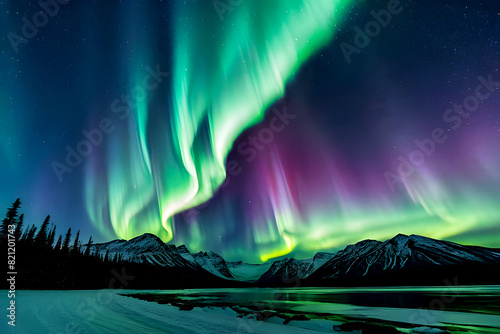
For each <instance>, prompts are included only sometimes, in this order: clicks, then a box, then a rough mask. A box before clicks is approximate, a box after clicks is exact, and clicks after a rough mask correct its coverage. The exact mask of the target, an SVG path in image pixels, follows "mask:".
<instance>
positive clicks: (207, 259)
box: [186, 248, 236, 279]
mask: <svg viewBox="0 0 500 334" xmlns="http://www.w3.org/2000/svg"><path fill="white" fill-rule="evenodd" d="M186 250H187V248H186ZM192 257H193V258H194V261H195V262H196V263H197V264H199V265H200V266H201V267H202V268H203V269H205V270H207V271H209V272H211V273H212V274H214V275H216V276H219V277H222V278H227V279H236V277H235V276H234V275H233V273H232V272H231V270H229V268H228V266H227V263H226V261H225V260H224V259H223V258H222V256H220V255H218V254H216V253H214V252H208V253H207V252H199V253H196V254H192Z"/></svg>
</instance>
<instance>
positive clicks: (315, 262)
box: [304, 252, 335, 277]
mask: <svg viewBox="0 0 500 334" xmlns="http://www.w3.org/2000/svg"><path fill="white" fill-rule="evenodd" d="M334 256H335V254H333V253H326V252H318V253H316V255H314V257H313V258H312V261H311V264H310V265H309V267H308V268H307V270H306V272H305V273H304V277H307V276H309V275H311V274H312V273H313V272H315V271H316V270H317V269H318V268H319V267H321V266H322V265H324V264H325V263H326V262H328V260H330V259H331V258H332V257H334Z"/></svg>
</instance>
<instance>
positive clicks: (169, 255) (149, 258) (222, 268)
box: [82, 233, 235, 279]
mask: <svg viewBox="0 0 500 334" xmlns="http://www.w3.org/2000/svg"><path fill="white" fill-rule="evenodd" d="M85 249H86V246H83V247H82V251H85ZM90 252H91V253H96V252H98V253H99V254H100V255H102V256H105V255H106V254H108V257H109V258H114V257H115V256H116V255H117V254H118V255H119V256H120V257H121V258H122V259H123V260H130V261H133V262H137V263H151V264H154V265H160V266H165V267H171V268H189V269H195V270H206V271H208V272H210V273H212V274H214V275H216V276H219V277H222V278H226V279H235V277H234V276H233V275H232V273H231V271H230V270H229V268H228V267H227V264H226V261H224V259H223V258H222V257H221V256H219V255H217V254H215V253H214V252H209V253H203V252H200V253H198V254H191V253H190V252H189V250H188V249H187V248H186V246H184V245H181V246H179V247H176V246H174V245H167V244H165V243H164V242H163V241H162V240H161V239H160V238H158V237H157V236H155V235H153V234H150V233H146V234H143V235H141V236H139V237H136V238H133V239H131V240H129V241H126V240H113V241H110V242H106V243H102V244H94V245H91V246H90Z"/></svg>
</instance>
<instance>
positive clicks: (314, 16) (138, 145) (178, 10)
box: [0, 0, 500, 262]
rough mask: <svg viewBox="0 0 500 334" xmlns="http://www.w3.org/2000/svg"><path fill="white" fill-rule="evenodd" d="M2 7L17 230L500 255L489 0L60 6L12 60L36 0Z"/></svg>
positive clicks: (228, 244)
mask: <svg viewBox="0 0 500 334" xmlns="http://www.w3.org/2000/svg"><path fill="white" fill-rule="evenodd" d="M397 5H399V6H400V9H401V10H400V12H398V14H397V16H396V15H394V16H393V17H392V20H391V22H390V24H388V25H387V26H385V27H382V28H381V29H380V32H379V33H378V34H376V35H372V37H371V38H370V41H369V43H368V44H367V45H366V46H365V47H364V48H363V49H362V50H360V52H359V53H354V54H352V59H351V61H350V62H349V63H348V62H347V61H346V59H345V58H344V56H345V54H344V53H343V50H342V49H341V47H340V45H341V43H351V44H352V45H354V42H355V39H356V33H357V31H359V29H355V28H357V27H361V28H360V29H361V31H362V30H363V28H364V27H365V26H366V24H367V23H368V22H371V21H373V20H375V19H374V16H373V13H371V12H372V11H375V12H376V13H380V11H383V10H386V9H387V8H389V7H388V6H397ZM0 6H2V14H1V15H2V17H1V22H2V23H1V29H2V36H4V38H3V44H2V53H1V56H2V57H1V58H0V64H1V66H2V72H1V73H0V101H1V102H2V104H1V105H2V107H0V113H1V115H2V119H3V122H2V126H1V128H0V133H1V138H2V140H1V144H0V152H1V156H2V157H3V159H2V160H3V162H4V163H3V165H2V167H1V169H0V170H1V171H2V172H1V174H0V175H1V184H2V190H3V191H2V192H1V197H0V200H1V201H0V203H2V204H3V205H4V207H7V206H9V205H10V202H12V201H13V199H15V198H17V197H21V199H22V200H23V204H24V206H23V209H24V211H25V213H26V218H27V219H33V220H36V219H38V220H41V217H42V216H43V215H46V214H48V213H50V214H51V216H52V217H53V219H54V220H55V221H56V222H57V224H58V226H62V227H70V226H75V227H76V226H77V227H78V228H81V229H82V232H83V234H84V235H90V234H92V235H94V239H96V240H98V241H104V240H109V239H112V238H125V239H130V238H133V237H135V236H137V235H140V234H142V233H146V232H150V233H154V234H157V235H158V236H160V237H161V238H162V239H163V240H164V241H166V242H171V243H175V244H177V245H180V244H186V246H187V247H188V248H189V249H190V250H191V251H200V250H204V251H208V250H213V251H215V252H217V253H219V254H221V255H222V256H223V257H224V258H226V259H228V260H240V259H244V260H245V261H248V262H261V261H267V260H269V259H273V258H277V257H280V256H285V255H288V256H295V257H297V258H301V257H310V256H312V255H314V253H315V252H317V251H321V250H333V249H338V248H341V247H343V246H345V245H346V244H349V243H354V242H357V241H359V240H362V239H366V238H371V239H377V240H382V239H386V238H389V237H392V236H394V235H395V234H397V233H405V234H420V235H424V236H428V237H432V238H437V239H446V240H452V241H456V242H460V243H466V244H477V245H484V246H489V247H500V244H499V243H498V240H500V207H499V204H498V203H499V201H500V155H499V153H498V148H499V147H500V111H499V107H500V71H498V68H499V63H498V60H499V56H500V43H498V38H499V36H500V6H499V5H498V4H497V3H495V2H494V1H482V2H480V3H479V4H477V5H476V4H475V5H470V4H469V5H467V4H466V2H465V1H454V2H452V1H444V2H442V3H439V4H435V3H433V4H432V5H429V4H423V3H419V2H416V1H403V0H401V1H400V2H397V1H394V0H391V1H370V2H368V1H347V0H297V1H290V0H288V1H287V0H273V1H263V0H262V1H261V0H252V1H250V0H241V1H219V2H213V1H199V0H198V1H195V0H189V1H151V2H147V3H144V2H140V1H136V0H125V1H112V2H111V3H106V4H102V3H99V2H96V1H91V2H89V3H86V4H81V3H77V2H69V3H68V4H66V5H64V6H61V7H60V8H59V12H58V13H57V14H56V15H54V16H53V17H50V20H48V22H47V24H46V25H45V26H43V27H39V31H38V33H37V34H36V36H35V37H33V38H32V39H30V40H29V41H28V42H27V43H23V44H22V45H19V50H18V51H19V52H17V53H16V52H15V50H14V48H13V46H12V45H11V43H10V41H9V38H8V37H7V36H8V33H9V32H12V31H14V32H16V33H18V34H19V33H21V29H22V26H23V21H22V19H21V18H22V17H23V16H25V17H28V18H31V17H32V16H33V13H36V11H37V10H39V8H38V7H37V4H28V3H19V2H14V1H4V2H0ZM214 6H215V7H214ZM474 96H479V98H476V99H475V100H474V99H473V97H474ZM476 101H477V105H474V104H475V102H476ZM96 129H99V131H97V130H96ZM93 130H95V131H93ZM439 130H442V131H439ZM96 131H97V132H96ZM89 133H90V134H89ZM97 133H101V135H97ZM92 134H94V137H92ZM432 138H436V139H437V141H436V140H434V139H433V144H429V143H430V142H429V140H430V139H432ZM85 140H86V141H88V142H90V143H91V144H92V145H91V146H85V145H81V144H79V143H80V142H82V141H85ZM92 140H94V141H95V143H92ZM79 145H80V146H79ZM89 145H90V144H89ZM425 145H427V146H425ZM68 147H69V148H70V150H74V152H75V154H78V153H79V149H80V151H82V150H85V149H87V151H89V153H88V154H81V157H80V158H81V159H80V160H81V161H78V159H77V160H74V161H73V163H74V164H73V165H72V166H70V165H69V164H68V161H67V156H68V154H69V153H68V152H69V151H68ZM426 150H427V151H426ZM417 151H419V152H420V151H423V152H422V153H415V152H417ZM402 159H403V160H402ZM402 161H404V162H403V164H404V165H405V166H403V167H401V164H402ZM54 162H57V164H56V165H54ZM77 162H78V163H77ZM408 162H409V163H410V165H408ZM413 165H415V166H413ZM54 166H57V167H54ZM61 166H66V167H61ZM61 168H62V169H61ZM398 168H399V169H398ZM402 168H403V169H405V168H406V171H407V172H408V173H407V174H405V175H404V176H402V175H399V174H398V173H399V171H401V170H402ZM388 172H390V173H392V174H391V175H393V176H394V175H396V176H397V177H399V181H397V182H396V181H394V179H392V180H393V181H394V182H392V183H391V182H388V179H387V175H388V174H387V173H388Z"/></svg>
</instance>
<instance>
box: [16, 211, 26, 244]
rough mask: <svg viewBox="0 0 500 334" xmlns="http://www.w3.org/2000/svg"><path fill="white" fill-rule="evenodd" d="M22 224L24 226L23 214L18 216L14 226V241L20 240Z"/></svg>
mask: <svg viewBox="0 0 500 334" xmlns="http://www.w3.org/2000/svg"><path fill="white" fill-rule="evenodd" d="M23 224H24V214H22V215H20V216H19V219H18V220H17V225H16V231H15V232H14V237H15V238H16V240H21V235H22V234H23Z"/></svg>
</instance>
